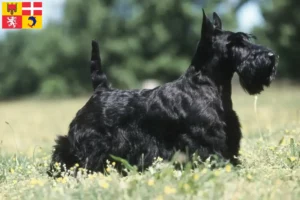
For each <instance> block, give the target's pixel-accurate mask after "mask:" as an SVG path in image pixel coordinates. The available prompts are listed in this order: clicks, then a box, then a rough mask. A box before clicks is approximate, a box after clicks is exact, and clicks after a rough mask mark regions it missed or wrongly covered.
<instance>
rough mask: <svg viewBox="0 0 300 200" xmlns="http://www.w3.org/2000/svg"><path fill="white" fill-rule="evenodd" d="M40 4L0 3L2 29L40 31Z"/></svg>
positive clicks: (41, 9)
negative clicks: (0, 8) (0, 4)
mask: <svg viewBox="0 0 300 200" xmlns="http://www.w3.org/2000/svg"><path fill="white" fill-rule="evenodd" d="M42 16H43V3H42V2H2V28H3V29H41V28H42V25H43V17H42Z"/></svg>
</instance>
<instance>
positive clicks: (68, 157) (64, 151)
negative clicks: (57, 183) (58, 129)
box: [47, 136, 78, 177]
mask: <svg viewBox="0 0 300 200" xmlns="http://www.w3.org/2000/svg"><path fill="white" fill-rule="evenodd" d="M76 163H78V158H77V157H76V156H75V154H74V151H73V147H72V145H71V143H70V141H69V139H68V136H59V137H58V138H57V139H56V145H55V146H54V152H53V154H52V161H51V164H50V170H49V171H48V172H47V173H48V175H49V176H53V177H59V176H61V172H63V171H65V170H66V169H69V168H71V167H73V166H74V165H75V164H76Z"/></svg>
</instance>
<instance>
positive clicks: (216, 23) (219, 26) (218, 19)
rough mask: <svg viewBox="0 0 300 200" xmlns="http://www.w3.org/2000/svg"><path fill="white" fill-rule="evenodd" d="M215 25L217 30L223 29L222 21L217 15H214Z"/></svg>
mask: <svg viewBox="0 0 300 200" xmlns="http://www.w3.org/2000/svg"><path fill="white" fill-rule="evenodd" d="M213 24H214V26H215V28H218V29H222V21H221V18H220V17H219V15H218V14H217V13H215V12H214V13H213Z"/></svg>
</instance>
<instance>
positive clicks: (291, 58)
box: [255, 0, 300, 80]
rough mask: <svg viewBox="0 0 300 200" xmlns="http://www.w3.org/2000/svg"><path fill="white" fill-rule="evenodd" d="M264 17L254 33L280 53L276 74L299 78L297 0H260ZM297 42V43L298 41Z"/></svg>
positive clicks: (299, 25) (299, 28)
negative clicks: (263, 22) (263, 20)
mask: <svg viewBox="0 0 300 200" xmlns="http://www.w3.org/2000/svg"><path fill="white" fill-rule="evenodd" d="M260 5H261V9H262V14H263V17H264V19H265V24H264V26H263V27H258V28H256V30H255V34H256V35H258V37H259V38H260V39H261V40H260V41H263V42H264V43H265V44H268V45H269V46H270V47H272V48H273V49H274V50H275V52H276V53H277V54H278V55H280V66H279V68H278V76H279V77H284V78H292V79H298V80H300V79H299V78H300V67H298V66H297V63H300V57H299V55H300V48H299V47H298V45H299V44H300V20H299V19H300V17H299V14H298V12H299V9H300V3H299V1H298V0H285V1H282V0H272V1H270V0H267V1H260ZM298 42H299V43H298Z"/></svg>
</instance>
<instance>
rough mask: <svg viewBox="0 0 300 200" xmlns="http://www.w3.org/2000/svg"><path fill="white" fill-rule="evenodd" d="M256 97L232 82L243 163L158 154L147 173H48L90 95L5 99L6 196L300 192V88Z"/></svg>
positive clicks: (1, 164)
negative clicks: (214, 165)
mask: <svg viewBox="0 0 300 200" xmlns="http://www.w3.org/2000/svg"><path fill="white" fill-rule="evenodd" d="M254 99H255V98H254V97H253V96H249V95H247V94H246V93H244V92H243V91H242V90H241V89H240V87H239V86H238V87H234V89H233V101H234V108H235V110H236V111H237V113H238V115H239V116H240V121H241V124H242V127H243V128H242V130H243V140H242V147H241V151H240V153H241V160H242V165H241V166H240V167H237V168H234V167H232V166H231V165H229V164H228V165H226V167H224V168H219V169H215V170H210V168H209V163H206V164H201V165H199V166H198V167H197V168H196V169H193V170H191V169H190V168H188V167H187V168H186V169H184V170H175V169H173V167H172V165H170V164H168V163H164V162H163V161H161V160H160V159H158V160H157V161H156V162H155V164H154V165H153V166H152V167H151V168H150V169H149V170H148V171H146V172H144V173H137V172H135V171H131V172H129V176H127V177H121V176H120V175H118V174H117V173H116V172H115V170H114V168H113V164H114V163H111V164H110V167H108V169H107V171H108V172H109V175H107V176H106V175H103V174H94V175H88V176H87V177H86V176H85V171H84V170H83V169H80V171H81V172H82V175H80V176H79V177H78V179H76V180H75V179H74V178H72V177H63V178H59V179H57V180H53V179H51V178H49V177H47V175H46V173H45V172H46V170H47V169H48V165H49V161H50V153H51V148H52V145H53V144H54V139H55V137H56V135H59V134H66V133H67V130H68V125H69V123H70V121H71V120H72V118H73V117H74V115H75V113H76V112H77V110H78V109H79V108H81V107H82V106H83V105H84V103H85V102H86V100H87V97H82V98H77V99H67V100H51V101H50V100H47V101H46V100H36V99H35V100H23V101H12V102H0V113H1V115H0V116H1V118H0V142H1V143H0V153H1V155H0V156H1V157H0V199H26V200H27V199H64V200H68V199H109V200H110V199H112V200H113V199H132V200H136V199H160V200H162V199H201V200H202V199H243V200H244V199H249V200H253V199H272V200H273V199H285V200H288V199H300V136H299V135H300V89H299V86H298V87H296V86H288V85H287V84H279V83H277V84H276V85H273V86H272V87H271V88H268V89H267V90H266V91H265V92H263V93H262V94H261V95H260V96H258V100H257V104H256V108H255V106H254Z"/></svg>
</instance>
